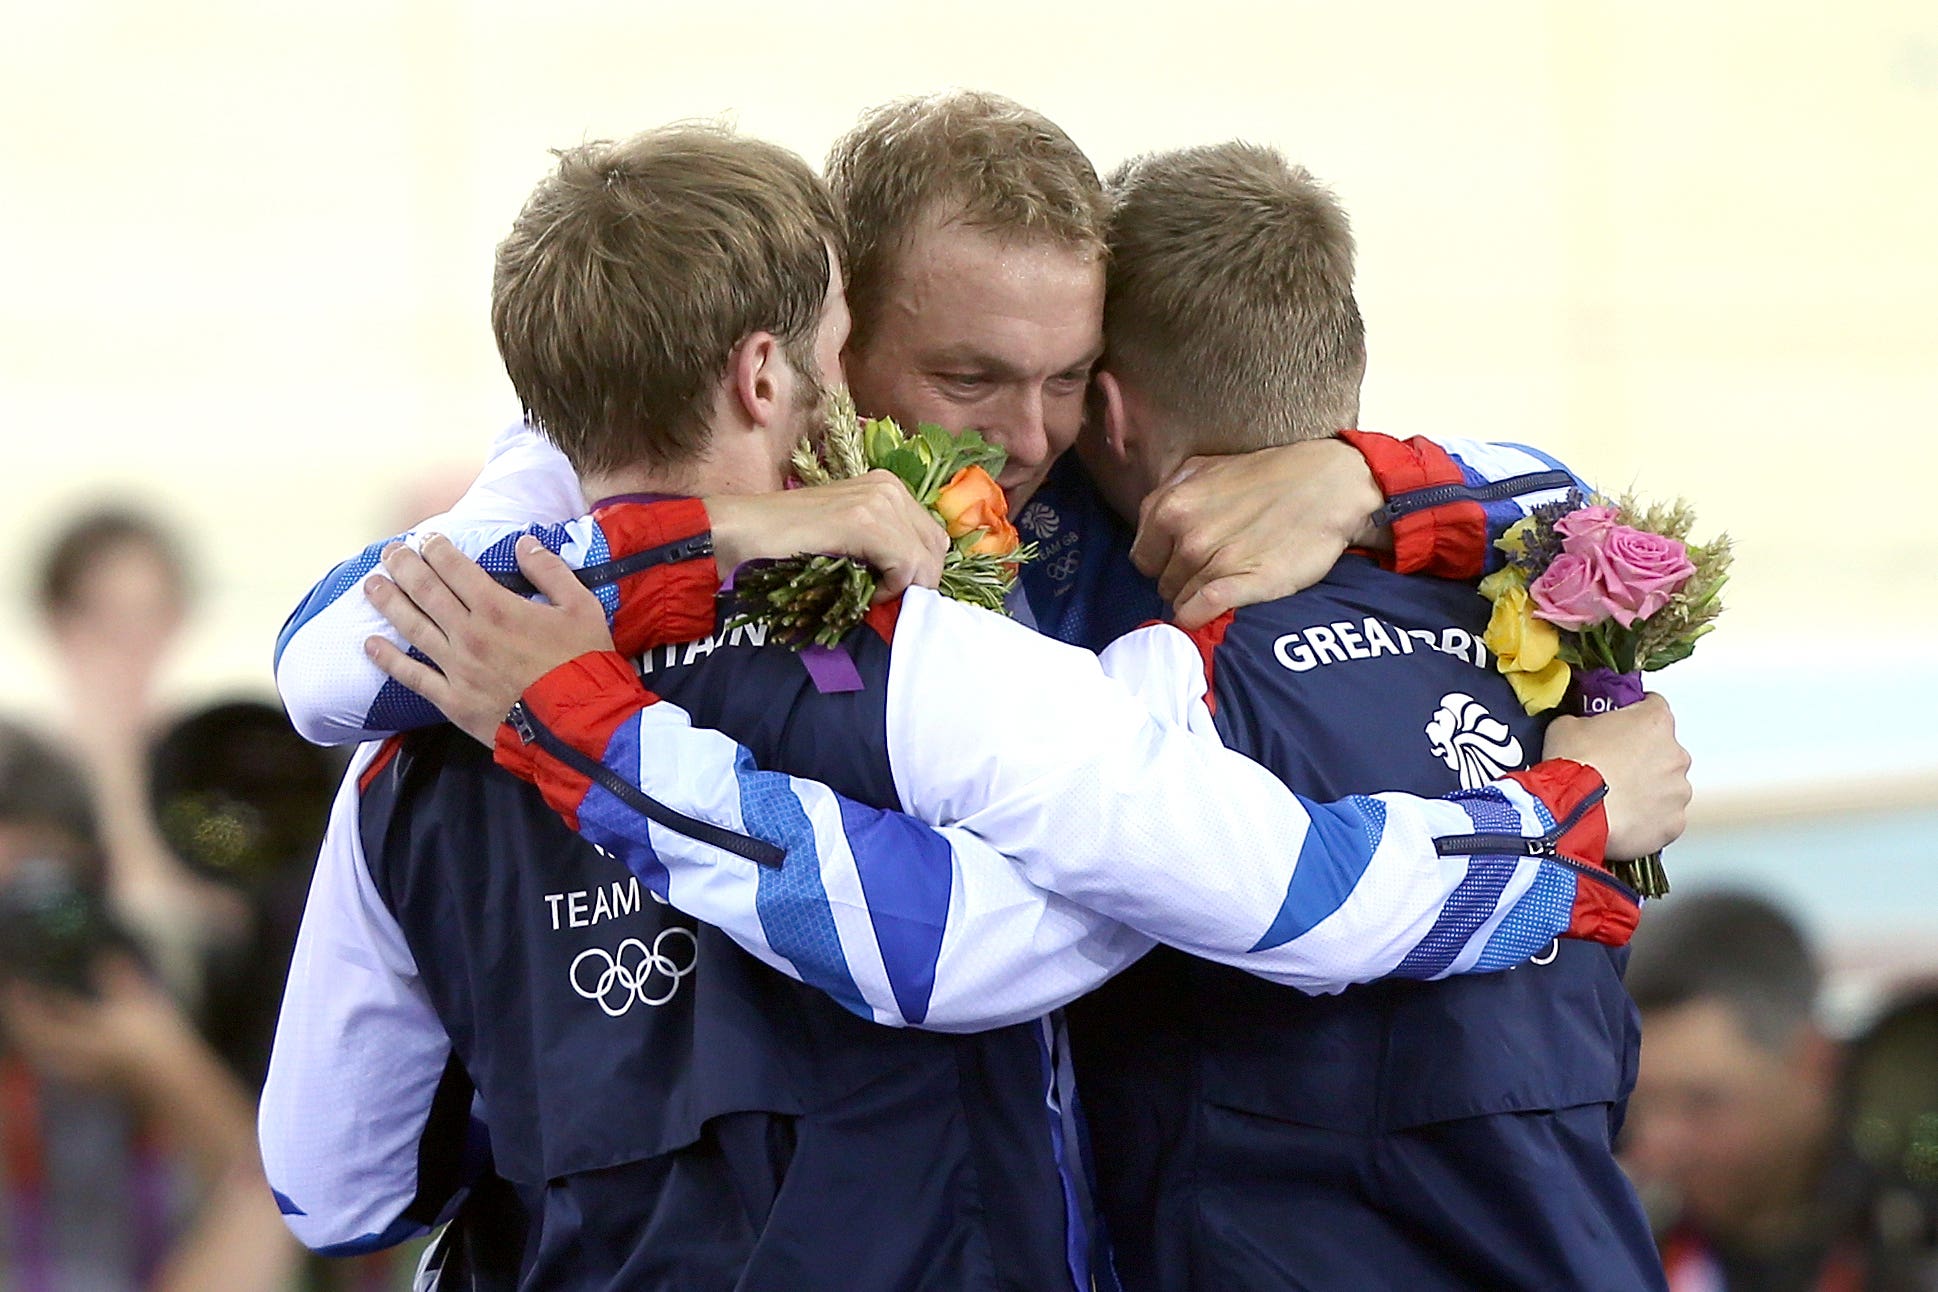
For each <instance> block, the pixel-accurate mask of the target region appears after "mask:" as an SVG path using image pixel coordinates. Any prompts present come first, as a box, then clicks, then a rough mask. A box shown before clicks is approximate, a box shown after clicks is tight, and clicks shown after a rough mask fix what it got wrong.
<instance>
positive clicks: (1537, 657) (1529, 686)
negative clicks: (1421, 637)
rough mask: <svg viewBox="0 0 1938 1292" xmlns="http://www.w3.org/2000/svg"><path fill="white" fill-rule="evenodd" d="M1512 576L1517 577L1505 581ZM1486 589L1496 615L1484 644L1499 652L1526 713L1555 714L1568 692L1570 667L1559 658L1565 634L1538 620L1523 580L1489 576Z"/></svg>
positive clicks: (1497, 655)
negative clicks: (1556, 706) (1550, 710)
mask: <svg viewBox="0 0 1938 1292" xmlns="http://www.w3.org/2000/svg"><path fill="white" fill-rule="evenodd" d="M1510 574H1512V575H1513V577H1509V578H1503V577H1502V575H1510ZM1490 584H1492V585H1493V586H1492V587H1491V588H1490V587H1489V585H1490ZM1481 588H1482V589H1483V590H1484V591H1486V592H1488V594H1489V595H1490V596H1492V597H1493V600H1494V614H1493V617H1492V618H1490V619H1489V620H1488V621H1487V631H1486V632H1485V633H1483V634H1481V640H1482V641H1483V642H1485V643H1486V644H1487V649H1488V650H1491V651H1493V652H1494V659H1495V662H1496V665H1497V667H1499V669H1500V670H1501V672H1502V673H1503V674H1505V675H1506V677H1507V683H1508V685H1509V686H1511V687H1513V688H1514V694H1515V695H1516V696H1518V697H1520V701H1521V707H1522V708H1523V709H1525V710H1527V711H1528V712H1529V713H1542V712H1545V711H1546V710H1548V709H1552V708H1554V707H1555V705H1557V704H1560V703H1561V697H1562V696H1563V695H1564V694H1566V692H1567V690H1568V676H1569V672H1568V665H1567V664H1566V663H1565V662H1564V661H1562V660H1561V659H1559V658H1557V657H1556V652H1558V651H1559V650H1560V649H1561V634H1560V633H1559V632H1557V631H1556V630H1555V626H1554V625H1553V624H1551V623H1549V622H1547V621H1546V620H1545V619H1537V618H1536V617H1535V614H1534V607H1533V606H1532V605H1530V604H1529V603H1528V594H1527V589H1526V587H1524V586H1522V582H1521V580H1520V578H1519V575H1518V574H1516V573H1514V572H1512V571H1509V570H1503V571H1501V572H1500V574H1493V575H1489V576H1488V577H1487V578H1486V579H1485V580H1483V581H1482V583H1481Z"/></svg>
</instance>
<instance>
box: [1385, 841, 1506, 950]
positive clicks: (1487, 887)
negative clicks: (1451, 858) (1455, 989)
mask: <svg viewBox="0 0 1938 1292" xmlns="http://www.w3.org/2000/svg"><path fill="white" fill-rule="evenodd" d="M1515 866H1516V863H1515V862H1513V861H1509V860H1508V859H1507V858H1505V857H1479V858H1476V859H1475V860H1473V861H1472V862H1469V863H1468V866H1467V874H1466V875H1465V876H1464V877H1463V878H1462V879H1461V881H1460V883H1459V884H1458V885H1457V886H1456V887H1455V888H1454V891H1453V894H1452V896H1450V897H1448V898H1447V904H1446V905H1445V906H1442V907H1441V908H1440V917H1439V918H1438V919H1436V920H1435V921H1434V922H1433V927H1432V928H1431V929H1429V930H1428V931H1427V935H1426V936H1425V937H1424V938H1421V939H1420V943H1419V945H1418V946H1416V947H1414V948H1413V950H1411V951H1409V952H1407V954H1406V959H1404V960H1402V961H1400V964H1399V967H1398V968H1396V969H1394V970H1393V976H1394V977H1395V978H1432V977H1434V976H1435V975H1436V974H1440V973H1444V972H1446V969H1447V966H1448V965H1450V964H1452V963H1453V962H1454V959H1455V957H1457V956H1458V955H1459V954H1460V953H1461V952H1462V951H1464V950H1466V949H1467V943H1468V942H1469V941H1470V940H1472V938H1473V936H1474V934H1475V933H1477V932H1479V931H1480V926H1481V925H1483V924H1485V923H1487V921H1488V920H1489V919H1490V918H1492V916H1493V914H1494V910H1495V908H1496V907H1497V906H1499V904H1500V900H1501V892H1502V890H1503V889H1505V888H1506V887H1507V881H1508V880H1510V879H1512V878H1514V870H1515Z"/></svg>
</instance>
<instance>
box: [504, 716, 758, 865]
mask: <svg viewBox="0 0 1938 1292" xmlns="http://www.w3.org/2000/svg"><path fill="white" fill-rule="evenodd" d="M505 721H506V722H507V723H509V724H511V729H512V730H513V731H516V732H517V733H518V739H519V740H520V741H522V742H523V743H525V744H527V745H529V744H532V743H533V742H534V741H535V742H537V744H538V747H539V748H540V749H543V750H544V751H545V752H546V753H548V754H550V755H551V756H552V757H554V758H556V759H558V760H559V761H560V762H562V763H564V764H565V765H566V766H567V767H570V768H572V769H573V770H574V771H576V772H578V773H579V774H580V775H582V776H585V777H588V778H589V779H591V780H593V781H596V782H597V783H598V784H599V785H601V786H603V787H604V788H605V789H606V790H607V791H609V792H610V793H611V794H612V796H613V797H614V798H616V799H618V800H619V801H620V802H621V803H624V804H625V805H626V806H627V807H629V808H631V809H633V810H634V811H635V812H638V813H640V814H641V815H642V816H644V817H645V818H646V819H647V820H649V821H653V822H656V823H658V824H659V825H662V826H664V827H665V828H666V829H668V830H671V831H673V832H674V833H675V834H681V835H685V836H686V837H687V838H689V839H692V840H694V841H695V842H698V843H704V844H706V845H708V846H709V847H714V848H720V849H723V850H725V851H727V852H731V853H732V854H734V855H735V856H736V857H744V858H746V859H747V860H748V861H751V862H753V863H754V864H755V865H757V866H766V867H767V868H768V869H770V870H778V869H780V867H781V865H782V863H784V862H785V861H786V860H787V849H785V848H782V847H778V846H776V845H774V844H771V843H768V842H767V841H766V840H765V839H756V838H754V837H753V836H751V835H745V834H736V833H734V832H733V831H732V830H723V829H721V828H720V827H719V826H717V825H711V824H709V823H708V822H705V821H696V820H694V819H693V818H692V817H690V816H686V815H685V814H683V813H680V812H675V811H674V810H673V809H672V808H670V807H667V806H666V805H665V804H664V803H661V802H659V801H658V800H657V799H654V798H652V797H651V796H649V795H648V794H647V793H646V792H645V791H644V790H642V789H640V788H639V786H637V785H634V784H633V783H632V782H631V781H629V780H627V779H626V778H625V777H623V776H621V775H619V774H618V773H617V772H615V771H613V770H612V769H611V768H610V767H607V766H606V765H605V764H604V763H602V762H599V761H598V760H597V759H594V758H590V757H588V756H587V755H585V754H584V753H581V752H580V751H579V750H577V749H574V748H573V747H572V746H571V745H569V744H567V743H566V742H565V741H564V740H561V739H560V738H559V737H558V736H557V735H556V734H555V733H554V732H553V731H552V730H551V729H550V728H549V727H547V726H546V725H545V724H544V723H542V722H540V721H539V720H538V719H537V718H535V717H533V716H532V712H531V710H530V709H527V708H526V707H525V702H524V701H523V700H520V701H519V702H518V703H516V704H514V705H512V706H511V712H510V713H508V714H506V715H505Z"/></svg>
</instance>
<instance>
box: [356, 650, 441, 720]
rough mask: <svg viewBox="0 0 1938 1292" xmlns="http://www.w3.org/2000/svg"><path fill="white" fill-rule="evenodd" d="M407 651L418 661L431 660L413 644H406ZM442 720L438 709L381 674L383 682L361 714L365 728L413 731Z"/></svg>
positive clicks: (393, 679) (402, 685) (397, 682)
mask: <svg viewBox="0 0 1938 1292" xmlns="http://www.w3.org/2000/svg"><path fill="white" fill-rule="evenodd" d="M409 655H410V657H411V658H412V659H414V660H417V661H419V662H420V663H424V664H429V663H430V662H431V660H430V657H429V656H428V655H426V654H424V652H423V651H421V650H418V649H417V647H415V646H413V647H411V648H410V651H409ZM443 724H444V713H443V711H442V710H440V709H439V708H438V707H437V706H436V705H435V704H432V703H431V702H430V701H429V700H426V699H425V698H424V697H423V696H421V695H419V694H418V693H417V692H415V691H413V690H411V689H410V688H409V687H407V686H405V685H404V684H403V683H402V682H399V681H398V680H397V679H396V678H392V677H387V678H385V679H384V682H383V685H382V686H380V687H378V688H377V694H376V695H375V696H374V697H372V699H371V701H370V708H369V710H368V711H367V712H366V713H365V714H364V715H363V729H364V730H365V731H415V730H417V728H419V727H437V726H442V725H443Z"/></svg>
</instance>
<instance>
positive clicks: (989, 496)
mask: <svg viewBox="0 0 1938 1292" xmlns="http://www.w3.org/2000/svg"><path fill="white" fill-rule="evenodd" d="M935 510H936V513H937V514H938V515H940V516H941V517H942V525H943V528H945V529H947V530H948V531H949V537H950V538H961V537H962V536H963V535H964V534H973V533H975V532H976V531H977V530H982V531H983V535H982V537H981V538H979V539H977V540H976V541H975V542H974V543H972V544H970V545H969V547H968V548H966V549H965V550H966V551H967V552H969V554H970V555H972V556H1006V555H1008V554H1009V553H1011V552H1013V551H1015V550H1016V548H1017V545H1018V543H1020V542H1021V540H1020V539H1019V538H1018V537H1017V534H1016V527H1015V526H1014V525H1011V524H1010V523H1009V504H1008V503H1007V502H1006V501H1004V499H1003V491H1002V490H1001V489H999V488H997V487H996V482H995V481H994V480H992V479H990V477H989V473H988V472H987V471H985V470H983V469H982V468H981V467H964V468H963V469H962V470H960V471H958V472H956V473H955V475H954V477H952V478H951V479H950V481H949V483H948V484H946V485H943V486H942V492H940V493H938V494H937V495H936V496H935Z"/></svg>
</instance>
